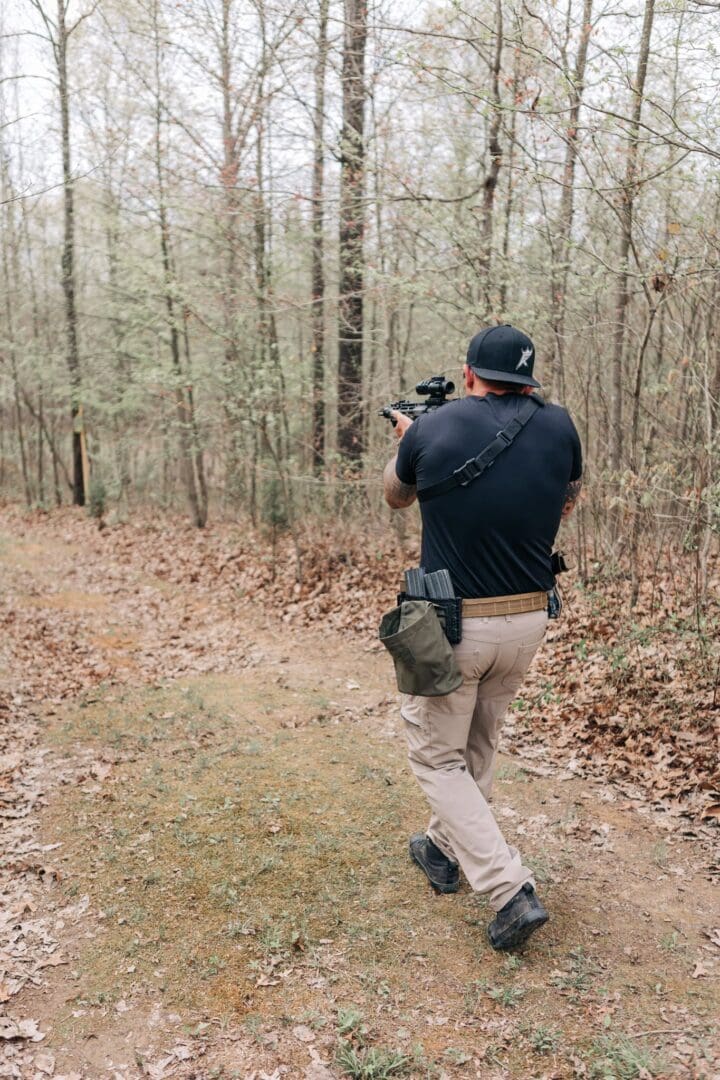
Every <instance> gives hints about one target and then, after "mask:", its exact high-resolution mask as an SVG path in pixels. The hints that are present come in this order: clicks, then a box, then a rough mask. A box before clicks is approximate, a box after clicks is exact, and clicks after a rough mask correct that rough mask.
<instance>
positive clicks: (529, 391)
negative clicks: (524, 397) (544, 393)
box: [522, 386, 537, 394]
mask: <svg viewBox="0 0 720 1080" xmlns="http://www.w3.org/2000/svg"><path fill="white" fill-rule="evenodd" d="M536 389H537V387H536V386H523V388H522V393H523V394H534V393H535V391H536Z"/></svg>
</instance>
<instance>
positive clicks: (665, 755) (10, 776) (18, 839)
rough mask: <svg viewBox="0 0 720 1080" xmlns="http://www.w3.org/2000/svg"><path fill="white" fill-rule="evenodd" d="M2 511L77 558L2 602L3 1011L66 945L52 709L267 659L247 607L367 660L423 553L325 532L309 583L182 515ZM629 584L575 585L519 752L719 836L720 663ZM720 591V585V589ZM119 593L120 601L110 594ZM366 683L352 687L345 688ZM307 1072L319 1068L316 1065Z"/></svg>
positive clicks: (103, 771) (346, 712)
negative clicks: (44, 723)
mask: <svg viewBox="0 0 720 1080" xmlns="http://www.w3.org/2000/svg"><path fill="white" fill-rule="evenodd" d="M3 514H4V521H3V522H2V525H3V526H4V528H5V531H6V532H9V533H10V534H11V535H12V536H13V537H14V538H15V539H18V538H19V539H22V537H23V536H25V535H31V536H33V537H34V538H35V539H36V540H37V539H40V540H41V542H47V543H49V544H50V545H51V544H52V543H53V540H55V541H56V542H57V543H59V544H62V545H65V546H66V547H70V548H71V549H73V548H74V549H75V550H82V551H83V559H82V561H79V562H77V563H71V562H68V560H67V559H65V560H64V561H63V560H60V562H59V566H58V568H59V569H60V570H61V573H60V574H58V577H57V579H56V580H52V581H51V579H50V578H49V577H48V576H47V575H46V576H45V580H43V581H42V582H39V581H38V580H37V574H36V572H35V571H34V569H33V568H32V567H31V566H28V564H27V562H23V560H22V559H18V561H17V563H16V564H15V565H14V566H13V567H12V571H13V573H12V584H11V588H10V589H8V590H7V591H6V593H5V595H3V596H2V598H0V627H1V628H2V629H3V631H4V634H3V639H2V643H1V644H0V649H1V650H2V651H1V652H0V659H1V660H2V662H3V666H4V668H5V670H6V671H8V672H9V673H10V679H9V680H8V682H7V683H6V685H4V686H3V687H2V688H1V689H0V718H1V719H2V721H3V723H2V725H0V732H1V734H0V739H1V741H0V816H1V817H2V818H3V826H4V827H5V830H6V835H7V841H6V845H5V850H4V853H3V861H2V864H1V865H0V874H1V875H2V877H1V878H0V881H1V886H2V900H3V905H2V910H3V915H2V921H1V922H0V927H1V929H0V934H1V935H2V936H1V937H0V962H1V964H2V968H1V969H0V1002H1V1003H2V1007H3V1008H5V1007H6V1005H7V1003H9V1002H11V1000H12V998H13V997H14V996H15V995H17V994H18V993H19V992H20V991H21V990H22V989H23V988H24V987H26V986H32V987H38V986H40V985H41V984H42V980H43V973H44V972H45V971H46V970H47V969H48V968H52V967H54V966H58V965H59V964H65V963H67V962H68V961H67V959H66V958H65V957H63V956H62V953H61V952H60V947H59V944H58V940H57V938H58V936H60V934H57V933H54V932H53V927H52V926H51V925H50V923H49V921H48V920H47V919H46V918H44V917H34V913H35V911H37V910H38V906H40V907H42V889H43V888H44V887H47V886H48V885H50V884H51V883H52V882H53V881H56V880H57V878H58V876H59V874H60V871H59V870H58V868H57V866H56V865H55V864H54V863H53V861H52V856H51V852H50V850H49V849H48V846H47V845H46V846H45V847H43V846H42V845H41V844H40V843H39V842H38V841H37V839H36V828H35V819H36V815H37V812H38V811H39V810H41V809H42V807H43V805H44V804H45V802H46V801H47V797H48V789H49V786H50V784H49V778H48V775H47V767H46V762H45V758H46V756H47V749H46V748H45V747H43V746H42V744H41V741H40V737H39V724H40V721H41V718H42V716H44V715H47V714H52V712H53V711H55V710H57V709H58V708H61V707H62V705H63V703H64V702H66V701H71V700H77V699H79V698H80V699H83V700H85V702H86V703H87V704H88V705H90V704H92V697H91V696H90V693H89V692H90V691H92V689H93V688H95V687H99V686H101V685H103V684H105V685H117V684H121V683H123V682H128V681H143V680H145V681H151V680H161V681H162V680H169V679H177V678H178V677H180V676H187V675H188V674H198V675H200V674H207V673H211V672H213V671H215V670H217V667H218V657H221V658H222V661H221V663H222V667H223V668H224V669H228V668H231V667H234V668H235V669H238V668H252V667H253V666H254V665H257V664H262V663H263V662H264V660H265V656H264V655H263V653H262V651H261V650H260V651H258V650H255V651H253V649H251V648H249V647H248V643H247V642H246V641H244V640H243V638H242V636H241V635H240V634H238V632H237V627H238V621H239V620H240V621H241V619H242V610H243V607H244V606H247V605H248V604H251V603H258V602H261V603H262V605H263V608H264V609H265V610H266V611H267V610H268V609H272V611H273V612H274V616H272V617H277V618H279V619H280V621H281V622H282V623H283V625H284V626H286V627H287V628H288V629H292V628H301V627H308V626H316V625H322V626H323V627H325V628H326V629H327V631H328V632H334V631H337V632H341V633H342V634H343V635H345V636H355V637H360V638H362V639H363V640H369V641H370V642H371V644H370V646H369V648H371V649H373V650H374V649H375V648H376V646H375V645H374V643H373V641H374V631H375V626H376V624H377V620H378V617H379V614H380V612H381V611H382V610H383V608H384V607H386V606H387V605H388V603H391V602H392V599H391V598H392V597H393V595H394V592H395V589H396V583H397V580H398V578H399V573H400V571H401V569H402V568H403V567H404V566H405V565H407V564H409V563H411V562H412V561H413V555H414V553H413V551H412V550H411V549H410V550H408V549H405V550H403V549H401V547H400V545H399V544H398V543H396V542H395V541H394V540H393V538H392V536H389V537H388V538H386V539H384V540H383V541H382V542H381V544H380V545H379V546H378V544H377V543H376V542H374V543H373V544H367V543H364V542H362V541H361V540H360V539H358V538H355V537H348V536H342V535H341V536H338V535H337V534H335V535H333V536H331V535H330V534H329V533H318V534H317V535H313V536H309V537H308V538H307V541H306V543H305V545H304V550H303V576H302V581H301V582H300V583H298V582H297V581H296V580H295V567H294V566H293V559H292V551H291V549H290V546H289V544H288V547H287V550H285V549H284V547H283V544H282V542H281V543H280V545H279V546H278V552H277V555H276V557H275V558H274V559H273V560H270V559H268V557H267V550H266V549H265V548H264V546H263V544H262V542H261V541H260V540H258V538H257V537H254V536H251V535H250V534H248V533H247V531H243V532H240V531H239V530H237V529H235V528H233V527H230V526H228V527H223V526H218V527H216V528H214V529H213V530H208V531H206V532H205V533H198V532H196V531H193V530H190V529H185V528H182V527H180V528H178V525H177V522H176V521H171V520H168V521H162V520H160V521H157V520H156V521H154V522H149V521H143V522H141V523H135V524H125V525H118V526H116V527H113V528H109V529H105V530H104V531H103V532H99V531H97V530H96V529H95V528H94V526H93V525H92V524H91V523H90V522H88V521H87V520H86V519H85V518H84V517H82V516H80V515H78V514H75V513H72V512H69V511H66V512H60V513H58V514H54V515H51V516H50V517H44V516H42V515H27V514H24V513H21V512H18V511H16V510H14V509H7V508H6V509H5V510H4V511H3ZM46 569H48V568H46ZM49 569H52V567H50V568H49ZM139 575H142V576H141V578H140V579H139ZM138 580H140V581H142V582H143V583H142V584H140V585H138ZM715 584H717V582H716V583H715ZM165 587H166V588H167V590H168V592H167V593H165V592H164V591H163V589H164V588H165ZM625 589H626V585H625V584H624V583H623V582H617V581H616V582H612V581H610V582H604V583H598V584H597V591H596V592H595V593H594V594H593V593H591V592H589V591H588V590H582V589H579V588H575V589H572V590H566V613H565V616H564V619H563V621H562V622H561V623H560V624H559V625H558V626H555V627H553V628H552V630H551V634H550V642H549V645H548V646H547V647H546V648H545V649H544V650H543V651H542V654H541V656H540V657H539V662H538V664H537V667H536V669H535V671H534V672H533V676H532V680H531V682H529V683H528V685H527V686H526V687H525V688H524V690H523V694H524V698H523V700H522V701H521V702H519V703H517V704H516V708H515V710H514V712H513V714H512V716H511V717H510V720H509V724H508V741H509V742H510V743H511V745H512V747H513V749H514V751H515V752H516V753H519V754H520V755H521V758H525V759H526V760H527V765H528V770H529V771H532V770H533V768H535V769H536V770H537V771H538V772H539V773H540V774H541V775H542V772H543V770H545V769H547V768H549V767H550V768H553V769H554V771H555V773H556V774H557V772H558V769H561V770H564V772H565V774H566V775H567V776H568V777H575V776H582V775H604V776H607V777H609V778H610V779H611V780H612V781H613V782H614V786H615V790H616V791H617V790H619V791H620V792H623V791H624V792H625V793H626V794H627V796H628V800H629V804H628V805H632V806H633V807H638V808H639V807H641V806H643V805H644V804H646V803H647V802H648V801H651V802H653V803H654V805H655V806H663V807H664V808H669V809H670V810H671V811H672V812H673V813H676V814H677V813H681V814H683V815H684V816H685V817H686V818H690V819H691V821H692V823H693V824H692V829H688V830H686V831H687V832H688V833H689V834H690V835H694V836H696V837H697V838H705V839H707V838H708V836H710V835H712V834H711V833H710V832H709V831H708V830H710V829H711V828H714V826H715V822H716V809H717V806H718V805H720V804H719V803H718V799H719V798H720V792H719V791H718V775H719V774H718V759H717V744H716V740H717V731H716V727H717V725H715V724H714V723H713V721H714V717H715V712H714V710H715V708H716V698H717V686H716V685H714V683H713V675H712V671H713V664H714V662H715V656H714V653H713V654H712V656H711V657H710V658H708V657H705V658H704V661H703V659H702V657H700V652H699V651H698V650H697V649H695V648H694V647H692V642H690V646H691V647H688V640H689V638H688V634H687V632H686V633H685V635H684V636H683V637H682V638H681V639H680V640H678V636H677V635H676V634H675V633H673V632H671V629H670V626H671V624H672V625H673V626H677V625H678V624H683V625H686V624H687V623H688V622H689V620H690V616H691V614H692V612H690V611H689V610H688V606H687V604H684V605H683V603H681V602H680V601H679V600H678V598H677V597H676V596H675V595H674V593H673V591H672V590H671V589H670V588H669V586H668V584H667V581H665V580H664V579H661V581H660V585H659V586H658V584H657V582H655V584H654V590H655V592H658V591H659V593H660V594H661V595H662V605H661V606H660V608H659V609H658V608H657V607H654V606H653V604H654V601H653V599H652V598H648V597H647V596H646V595H644V598H642V597H641V603H640V605H639V606H638V608H637V609H636V611H635V612H634V613H633V630H632V632H628V630H627V627H624V626H623V622H622V620H618V619H617V618H613V617H612V616H611V615H610V614H609V613H610V612H611V611H613V610H617V607H618V605H619V604H620V605H622V603H623V597H624V591H625ZM712 591H713V590H711V594H712ZM568 592H569V593H570V597H569V600H568V595H567V594H568ZM718 592H719V590H718V589H717V588H716V589H714V594H715V596H717V595H718ZM69 596H72V597H73V600H72V603H69V602H68V600H67V597H69ZM108 597H109V598H110V604H111V605H112V607H111V609H110V608H109V606H106V605H105V603H104V600H105V598H108ZM56 598H57V599H56ZM713 604H714V607H713V606H712V605H713ZM717 606H718V605H717V604H716V603H715V601H711V610H710V611H709V613H708V619H709V621H711V620H713V619H714V620H717V617H718V611H717ZM108 611H111V616H112V625H109V626H108V627H107V628H106V630H105V632H102V633H100V632H98V626H99V620H100V621H102V618H101V617H105V619H106V621H107V613H108ZM578 642H582V643H583V649H582V654H583V655H582V656H578V648H577V645H578ZM648 642H650V644H648ZM700 651H701V650H700ZM711 651H712V650H711ZM39 658H42V659H41V662H39ZM711 660H712V663H711ZM701 661H702V662H701ZM359 685H360V684H359V683H356V681H355V680H354V679H348V680H347V681H346V688H347V689H348V690H356V689H359ZM83 696H84V697H83ZM392 701H393V698H388V699H386V700H385V702H384V704H390V703H392ZM41 702H42V703H44V704H43V706H42V708H40V705H39V703H41ZM366 708H367V707H364V708H363V707H353V706H349V705H345V704H339V703H331V704H330V705H329V706H328V707H327V710H326V716H327V718H328V719H329V720H330V721H335V722H337V721H338V720H347V719H353V718H354V717H355V716H361V715H363V713H364V712H365V711H366ZM548 746H550V747H551V753H550V754H548ZM568 751H570V756H569V757H568ZM93 753H94V752H93V751H92V750H89V751H88V752H87V753H86V754H85V755H84V759H83V760H82V761H81V762H78V761H75V762H62V761H60V762H59V763H58V762H53V770H52V773H53V775H52V784H53V785H56V784H62V783H77V782H78V781H80V782H85V783H86V784H87V785H88V786H87V788H86V789H85V790H86V791H87V793H88V794H98V793H100V792H101V791H102V790H103V788H104V786H105V785H106V784H108V783H112V780H113V772H114V768H115V766H116V764H117V762H118V761H121V760H122V754H118V755H117V756H116V757H114V758H113V757H112V755H107V754H103V755H101V756H100V757H97V756H93ZM539 759H542V760H539ZM549 761H551V762H552V765H550V766H549V765H548V762H549ZM533 762H537V764H536V765H535V766H533V764H532V763H533ZM269 831H270V833H271V834H273V835H274V832H276V831H277V832H279V831H280V826H277V825H274V824H271V825H270V826H269ZM609 837H610V826H609V825H607V826H606V825H601V826H599V827H596V828H595V829H594V830H593V832H592V834H591V836H590V840H591V842H592V843H593V844H594V845H595V846H596V847H597V848H599V849H601V850H604V851H610V852H611V851H612V850H613V848H612V843H611V841H610V839H609ZM48 856H51V857H50V858H48ZM38 889H39V890H40V903H39V904H38V899H37V897H38ZM73 908H74V910H73ZM86 912H87V898H84V899H82V900H81V901H80V902H79V903H78V904H77V905H70V906H69V907H68V908H67V910H66V911H65V912H64V919H65V920H72V919H80V918H82V916H83V915H84V914H85V913H86ZM60 922H61V923H62V922H63V918H61V919H60ZM59 929H60V931H61V930H62V926H61V927H60V928H59ZM716 933H717V931H708V937H710V940H711V941H713V943H714V944H717V942H716V941H715V940H714V938H713V937H711V936H710V935H711V934H716ZM708 948H710V946H709V947H708ZM277 966H278V965H274V964H270V965H268V966H267V971H266V972H261V973H260V974H259V976H258V985H259V986H263V985H267V986H274V985H277V984H278V983H280V982H281V980H282V978H283V977H285V978H287V976H288V975H289V974H291V973H292V968H290V969H289V970H288V969H285V971H284V972H278V973H277V974H276V968H277ZM698 969H699V970H698ZM695 972H697V974H696V973H695ZM695 972H693V978H696V979H697V978H704V977H705V975H706V971H705V969H704V967H703V964H702V962H701V961H697V964H696V968H695ZM263 980H267V982H264V981H263ZM3 1023H4V1025H5V1028H4V1030H5V1031H6V1032H7V1033H8V1034H6V1035H3V1036H2V1038H3V1040H4V1043H5V1045H6V1046H12V1047H13V1048H14V1046H15V1045H16V1044H18V1043H21V1044H22V1043H25V1044H26V1045H28V1046H29V1045H30V1044H31V1043H32V1042H33V1041H41V1040H42V1039H43V1038H44V1034H45V1033H44V1032H42V1031H41V1030H40V1026H39V1024H38V1022H37V1021H35V1020H33V1019H32V1018H30V1017H12V1016H10V1015H9V1014H8V1015H7V1016H5V1017H4V1018H3ZM300 1027H301V1028H303V1027H305V1026H304V1025H300ZM296 1030H297V1026H296ZM305 1030H306V1031H307V1032H310V1033H311V1034H312V1029H310V1028H305ZM10 1032H17V1034H10ZM298 1038H299V1037H298ZM299 1041H300V1042H303V1041H307V1042H310V1040H309V1039H307V1040H303V1039H299ZM176 1051H177V1047H175V1048H172V1049H171V1050H170V1051H168V1052H166V1053H165V1054H164V1056H162V1055H161V1056H160V1057H156V1060H155V1061H154V1063H153V1062H151V1061H149V1060H144V1063H143V1066H142V1068H143V1070H144V1073H143V1074H144V1075H148V1076H156V1077H158V1078H160V1077H162V1076H163V1075H172V1074H173V1073H174V1072H175V1070H176V1069H177V1068H178V1067H180V1065H181V1064H182V1063H183V1062H185V1061H186V1060H187V1056H183V1055H185V1052H186V1051H187V1055H191V1054H192V1053H193V1051H192V1050H190V1049H189V1048H188V1047H184V1049H182V1050H181V1052H180V1053H177V1052H176ZM31 1060H32V1061H33V1068H34V1069H35V1070H36V1072H37V1073H39V1074H41V1075H42V1074H43V1073H45V1074H47V1075H52V1073H51V1072H48V1069H49V1068H50V1066H51V1064H52V1068H54V1067H55V1065H54V1059H53V1058H52V1055H46V1056H45V1057H41V1058H40V1063H39V1064H38V1059H37V1057H35V1058H34V1059H33V1058H31V1057H29V1056H27V1055H26V1056H25V1058H22V1060H21V1057H19V1056H17V1055H16V1060H15V1062H14V1063H12V1062H11V1063H10V1065H9V1068H10V1069H11V1070H12V1069H18V1068H20V1069H22V1068H24V1067H25V1066H28V1065H29V1063H30V1061H31ZM313 1062H314V1064H315V1065H317V1068H318V1070H325V1071H326V1072H327V1066H326V1064H325V1063H324V1062H321V1061H319V1060H317V1061H316V1060H315V1059H313ZM276 1071H277V1070H276ZM283 1074H284V1071H283ZM6 1075H9V1076H10V1075H18V1076H22V1075H24V1073H23V1072H22V1071H20V1072H13V1071H8V1072H7V1073H6ZM73 1075H74V1074H73V1073H68V1074H67V1076H68V1077H71V1076H73ZM78 1075H79V1074H78ZM117 1075H118V1076H120V1075H121V1073H118V1074H117ZM188 1075H190V1074H188ZM248 1075H251V1074H250V1073H249V1074H248ZM257 1075H258V1076H263V1075H264V1073H263V1072H262V1071H261V1070H259V1071H258V1072H257ZM268 1075H270V1074H268ZM272 1075H274V1074H272ZM308 1075H310V1073H308ZM318 1075H320V1073H319V1072H318ZM328 1075H330V1074H329V1073H328ZM123 1080H124V1076H123Z"/></svg>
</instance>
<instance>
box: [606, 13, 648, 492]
mask: <svg viewBox="0 0 720 1080" xmlns="http://www.w3.org/2000/svg"><path fill="white" fill-rule="evenodd" d="M654 14H655V0H645V12H644V16H643V26H642V33H641V37H640V51H639V53H638V62H637V69H636V74H635V84H634V86H633V110H632V117H631V122H630V132H629V144H628V150H627V163H626V166H625V179H624V182H623V186H622V191H621V195H620V199H621V202H620V208H619V217H620V249H619V252H618V266H619V268H620V269H619V274H618V280H617V291H616V294H615V331H614V334H613V355H612V383H611V414H610V467H611V469H612V470H613V471H614V472H617V471H618V470H619V469H620V467H621V465H622V460H623V448H624V441H623V429H622V421H623V397H622V396H623V375H624V370H623V369H624V354H625V327H626V323H627V309H628V303H629V299H630V294H629V279H630V246H631V244H632V231H633V213H634V209H635V199H636V196H637V187H638V185H637V167H638V151H639V141H640V119H641V117H642V107H643V98H644V94H645V78H646V76H647V69H648V57H649V54H650V38H651V35H652V26H653V17H654Z"/></svg>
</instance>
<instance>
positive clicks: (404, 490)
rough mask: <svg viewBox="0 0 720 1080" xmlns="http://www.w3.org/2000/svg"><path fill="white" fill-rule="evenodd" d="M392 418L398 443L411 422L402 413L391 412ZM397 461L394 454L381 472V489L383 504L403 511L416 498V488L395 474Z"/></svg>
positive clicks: (410, 425)
mask: <svg viewBox="0 0 720 1080" xmlns="http://www.w3.org/2000/svg"><path fill="white" fill-rule="evenodd" d="M392 415H393V418H394V419H395V421H396V423H395V434H396V435H397V438H398V442H399V441H400V440H401V439H402V437H403V435H404V434H405V432H406V431H407V430H408V428H410V427H412V423H413V422H412V420H411V419H410V417H409V416H405V415H404V413H400V412H393V414H392ZM397 460H398V455H397V454H395V456H394V457H393V458H391V459H390V461H388V463H387V465H386V466H385V470H384V472H383V489H384V492H385V502H386V503H387V504H388V506H390V507H392V509H393V510H404V509H405V508H406V507H407V506H412V504H413V503H414V502H415V499H416V498H417V487H416V485H415V484H405V483H403V481H402V480H401V479H400V477H399V476H398V474H397Z"/></svg>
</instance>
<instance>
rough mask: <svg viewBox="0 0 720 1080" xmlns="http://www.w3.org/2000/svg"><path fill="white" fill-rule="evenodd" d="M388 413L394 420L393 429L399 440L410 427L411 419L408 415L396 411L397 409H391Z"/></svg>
mask: <svg viewBox="0 0 720 1080" xmlns="http://www.w3.org/2000/svg"><path fill="white" fill-rule="evenodd" d="M390 415H391V416H392V418H393V420H394V421H395V427H394V428H393V431H394V432H395V435H396V436H397V441H398V442H400V440H401V439H402V437H403V435H404V434H405V432H406V431H407V429H408V428H409V427H412V425H413V422H412V419H411V418H410V417H409V416H406V415H405V413H401V412H398V411H397V409H393V410H392V412H391V413H390Z"/></svg>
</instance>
